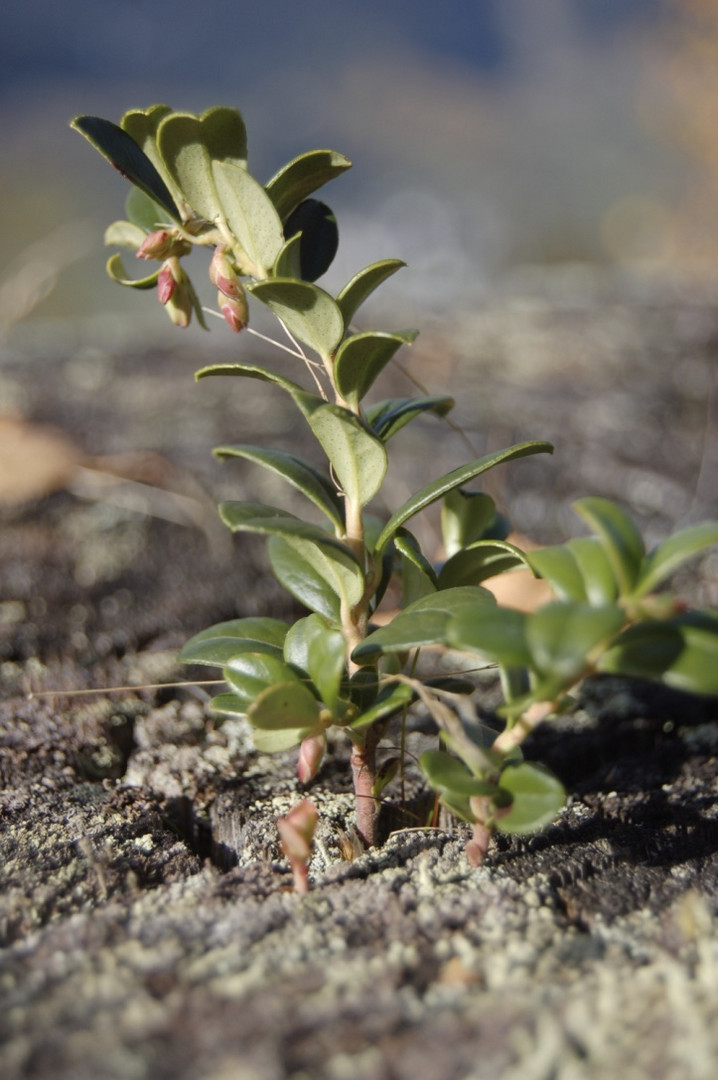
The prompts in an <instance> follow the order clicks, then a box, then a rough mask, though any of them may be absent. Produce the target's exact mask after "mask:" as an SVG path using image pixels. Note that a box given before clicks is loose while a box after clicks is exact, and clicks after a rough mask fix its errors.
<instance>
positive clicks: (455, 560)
mask: <svg viewBox="0 0 718 1080" xmlns="http://www.w3.org/2000/svg"><path fill="white" fill-rule="evenodd" d="M527 565H528V564H527V561H526V555H525V554H524V552H523V551H521V549H520V548H517V547H516V545H515V544H510V543H509V542H508V540H477V541H476V542H475V543H473V544H469V546H468V547H466V548H464V549H463V551H457V553H456V555H452V557H451V558H450V559H448V560H447V561H446V562H445V563H444V565H443V566H442V568H441V570H440V571H439V577H438V581H437V586H438V588H439V589H450V588H453V587H454V586H456V585H479V584H480V583H481V582H482V581H486V580H487V578H491V577H495V576H496V575H497V574H503V573H505V572H506V571H508V570H515V569H516V568H517V567H522V566H523V567H526V566H527Z"/></svg>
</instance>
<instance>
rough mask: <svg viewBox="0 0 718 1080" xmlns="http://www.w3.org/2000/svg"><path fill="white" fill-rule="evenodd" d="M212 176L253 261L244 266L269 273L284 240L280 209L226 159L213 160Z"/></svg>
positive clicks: (227, 214)
mask: <svg viewBox="0 0 718 1080" xmlns="http://www.w3.org/2000/svg"><path fill="white" fill-rule="evenodd" d="M212 178H213V180H214V187H215V190H216V193H217V196H218V198H219V203H220V207H221V213H222V214H223V216H224V218H225V220H226V222H227V224H228V226H229V228H230V230H231V232H232V233H233V235H234V236H235V237H236V239H237V241H238V243H239V246H240V247H241V249H242V251H244V252H245V253H246V255H247V256H248V258H249V260H250V263H251V265H249V266H244V265H243V266H242V269H244V270H245V271H246V272H247V273H252V274H254V275H256V276H259V277H266V276H267V274H268V273H269V271H270V269H271V268H272V266H274V262H275V259H276V258H277V256H278V255H279V252H280V251H281V249H282V246H283V244H284V234H283V232H282V223H281V221H280V220H279V215H278V214H277V211H276V210H275V209H274V206H273V205H272V203H271V201H270V199H269V198H268V196H267V194H266V192H265V190H264V188H263V187H262V185H261V184H260V183H258V181H256V180H255V179H254V177H253V176H252V175H251V174H250V173H248V172H247V170H246V169H242V168H240V167H239V166H238V165H233V164H231V163H230V162H227V161H213V162H212ZM240 261H241V257H240ZM270 306H271V305H270Z"/></svg>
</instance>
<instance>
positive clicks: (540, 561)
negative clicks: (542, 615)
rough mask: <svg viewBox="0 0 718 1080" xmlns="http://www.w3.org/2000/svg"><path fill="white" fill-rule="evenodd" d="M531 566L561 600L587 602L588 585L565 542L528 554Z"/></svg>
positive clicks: (527, 558) (527, 557)
mask: <svg viewBox="0 0 718 1080" xmlns="http://www.w3.org/2000/svg"><path fill="white" fill-rule="evenodd" d="M526 560H527V562H528V564H529V566H530V567H531V568H532V569H533V570H534V571H535V572H536V573H537V574H538V575H539V577H542V578H543V579H544V580H545V581H547V582H548V583H549V585H550V586H551V588H552V589H553V591H554V592H555V593H556V596H557V597H558V598H559V599H560V600H578V601H579V602H584V603H585V602H586V600H587V599H588V597H587V595H586V585H585V582H584V579H583V574H582V573H581V570H580V567H579V565H578V563H577V561H576V558H575V556H574V554H573V552H572V551H571V549H570V548H568V547H566V546H565V545H564V544H556V545H555V546H553V547H545V548H539V549H538V550H537V551H529V552H527V554H526Z"/></svg>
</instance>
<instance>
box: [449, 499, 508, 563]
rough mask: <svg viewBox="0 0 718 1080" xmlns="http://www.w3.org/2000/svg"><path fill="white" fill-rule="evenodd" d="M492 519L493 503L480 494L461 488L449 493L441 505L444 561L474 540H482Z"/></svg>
mask: <svg viewBox="0 0 718 1080" xmlns="http://www.w3.org/2000/svg"><path fill="white" fill-rule="evenodd" d="M495 517H496V504H495V503H494V500H493V499H492V498H491V496H490V495H485V494H484V492H483V491H464V490H462V488H454V489H453V490H452V491H449V492H448V493H447V495H446V496H445V497H444V501H443V503H442V506H441V533H442V538H443V541H444V547H445V549H446V556H447V558H448V559H451V557H452V555H456V553H457V552H458V551H461V549H462V548H465V547H467V546H468V545H469V544H471V543H473V542H474V540H480V539H482V538H483V537H484V536H485V533H486V530H487V529H488V527H489V525H490V524H491V522H492V521H493V520H494V518H495ZM492 539H493V538H492ZM501 539H502V540H503V537H501Z"/></svg>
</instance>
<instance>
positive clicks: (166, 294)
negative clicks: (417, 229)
mask: <svg viewBox="0 0 718 1080" xmlns="http://www.w3.org/2000/svg"><path fill="white" fill-rule="evenodd" d="M157 299H158V300H159V302H160V303H161V304H164V307H165V310H166V311H167V314H168V315H169V317H170V319H171V320H172V322H173V323H174V324H175V326H181V327H182V328H183V329H184V328H185V327H187V326H189V324H190V319H191V318H192V306H193V305H192V286H191V284H190V280H189V278H188V277H187V275H186V274H185V272H184V270H183V269H182V266H181V265H180V261H179V258H178V257H177V256H176V255H172V256H170V258H168V259H166V260H165V262H164V263H163V264H162V269H161V270H160V273H159V277H158V278H157Z"/></svg>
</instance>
